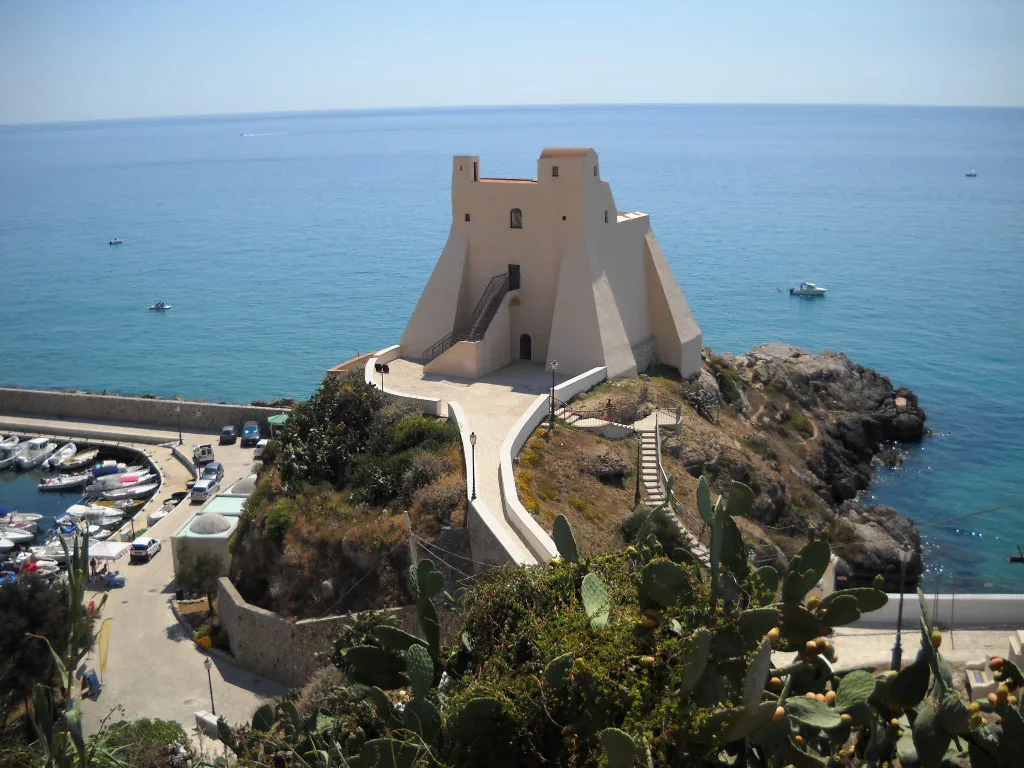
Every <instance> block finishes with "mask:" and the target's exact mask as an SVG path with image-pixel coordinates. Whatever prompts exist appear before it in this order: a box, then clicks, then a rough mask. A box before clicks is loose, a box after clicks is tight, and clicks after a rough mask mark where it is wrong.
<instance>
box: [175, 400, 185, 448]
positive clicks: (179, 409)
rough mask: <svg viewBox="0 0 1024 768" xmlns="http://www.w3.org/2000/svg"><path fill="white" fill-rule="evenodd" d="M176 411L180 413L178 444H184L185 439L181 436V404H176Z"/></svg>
mask: <svg viewBox="0 0 1024 768" xmlns="http://www.w3.org/2000/svg"><path fill="white" fill-rule="evenodd" d="M174 412H175V413H176V414H178V445H184V444H185V441H184V440H183V439H182V437H181V406H180V405H176V406H174Z"/></svg>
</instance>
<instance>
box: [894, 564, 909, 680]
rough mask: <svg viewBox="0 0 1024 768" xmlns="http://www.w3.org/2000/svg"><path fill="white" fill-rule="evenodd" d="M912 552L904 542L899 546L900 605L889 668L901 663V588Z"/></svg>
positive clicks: (903, 585) (895, 667) (898, 666)
mask: <svg viewBox="0 0 1024 768" xmlns="http://www.w3.org/2000/svg"><path fill="white" fill-rule="evenodd" d="M912 554H913V553H912V552H911V551H910V547H908V546H907V545H906V544H904V545H903V546H901V547H900V550H899V556H900V607H899V608H898V609H897V611H896V644H895V645H894V646H893V647H892V664H891V665H890V669H895V670H897V671H899V668H900V666H901V665H902V664H903V643H902V640H901V639H900V633H901V632H902V631H903V589H904V587H905V586H906V578H907V563H909V562H910V557H911V555H912Z"/></svg>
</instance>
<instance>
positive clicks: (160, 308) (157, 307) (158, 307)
mask: <svg viewBox="0 0 1024 768" xmlns="http://www.w3.org/2000/svg"><path fill="white" fill-rule="evenodd" d="M149 308H150V309H152V310H153V311H154V312H166V311H167V310H168V309H170V308H171V305H170V304H165V303H164V302H162V301H158V302H157V303H156V304H150V305H149Z"/></svg>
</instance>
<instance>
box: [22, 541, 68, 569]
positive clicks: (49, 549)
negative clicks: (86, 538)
mask: <svg viewBox="0 0 1024 768" xmlns="http://www.w3.org/2000/svg"><path fill="white" fill-rule="evenodd" d="M68 550H69V551H74V545H73V544H71V543H70V542H69V543H68ZM29 551H30V552H31V553H32V554H33V555H34V556H36V557H37V558H40V559H42V560H51V561H53V562H55V563H58V564H60V565H63V564H64V563H66V562H67V560H68V558H67V555H65V554H64V548H63V547H62V546H61V545H60V541H59V540H58V539H56V538H54V539H51V540H50V541H48V542H46V544H41V545H40V546H38V547H32V548H31V549H30V550H29Z"/></svg>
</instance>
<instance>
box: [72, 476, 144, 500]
mask: <svg viewBox="0 0 1024 768" xmlns="http://www.w3.org/2000/svg"><path fill="white" fill-rule="evenodd" d="M154 477H155V475H154V474H153V473H152V472H126V473H125V474H123V475H107V476H106V477H101V478H99V479H98V480H96V481H94V482H93V483H91V484H90V485H89V486H88V487H87V488H86V489H85V495H86V496H99V495H100V494H101V493H102V492H103V491H115V490H117V489H119V488H130V487H132V486H134V485H145V484H146V483H150V482H152V481H153V478H154Z"/></svg>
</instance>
